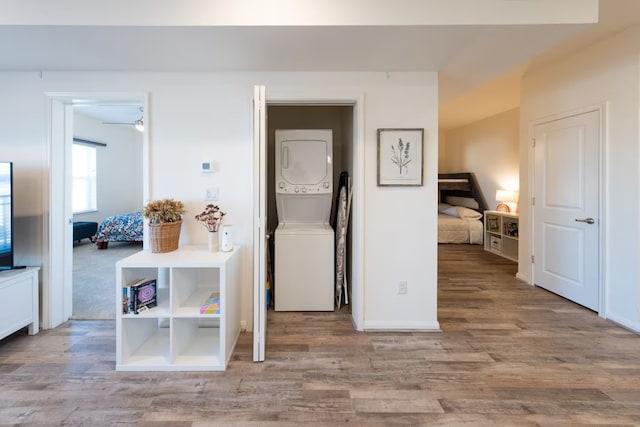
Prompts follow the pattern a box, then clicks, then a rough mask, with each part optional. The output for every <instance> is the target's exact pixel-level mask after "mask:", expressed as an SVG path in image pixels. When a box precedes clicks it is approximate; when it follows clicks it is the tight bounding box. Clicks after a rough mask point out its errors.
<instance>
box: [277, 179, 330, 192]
mask: <svg viewBox="0 0 640 427" xmlns="http://www.w3.org/2000/svg"><path fill="white" fill-rule="evenodd" d="M276 190H277V192H278V193H289V194H326V193H331V184H330V183H329V182H328V181H325V182H322V183H320V184H317V185H293V184H290V183H288V182H284V181H280V182H278V185H277V186H276Z"/></svg>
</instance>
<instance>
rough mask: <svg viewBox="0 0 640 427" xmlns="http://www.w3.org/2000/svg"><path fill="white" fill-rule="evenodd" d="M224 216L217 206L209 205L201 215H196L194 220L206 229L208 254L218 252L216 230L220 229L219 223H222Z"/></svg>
mask: <svg viewBox="0 0 640 427" xmlns="http://www.w3.org/2000/svg"><path fill="white" fill-rule="evenodd" d="M225 215H226V213H224V212H222V211H221V210H220V207H219V206H218V205H214V204H211V203H210V204H208V205H207V206H205V208H204V211H203V212H202V213H201V214H198V215H196V219H197V220H198V221H200V223H202V225H204V226H205V227H206V229H207V231H209V245H208V247H209V252H218V248H219V238H218V230H219V229H220V223H222V219H223V217H224V216H225Z"/></svg>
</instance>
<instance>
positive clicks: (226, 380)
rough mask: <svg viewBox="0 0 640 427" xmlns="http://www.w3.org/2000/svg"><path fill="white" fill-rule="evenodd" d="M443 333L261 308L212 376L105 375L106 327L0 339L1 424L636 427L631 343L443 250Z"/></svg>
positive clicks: (502, 274) (466, 253)
mask: <svg viewBox="0 0 640 427" xmlns="http://www.w3.org/2000/svg"><path fill="white" fill-rule="evenodd" d="M439 252H440V261H439V307H440V308H439V321H440V323H441V327H442V332H422V333H419V332H405V333H400V332H398V333H391V332H376V333H361V332H355V331H354V330H353V328H352V326H351V321H350V318H349V315H348V313H346V312H340V313H330V314H309V313H272V312H270V313H269V315H268V344H267V361H266V362H264V363H260V364H255V363H252V362H251V356H252V352H251V336H250V335H249V334H243V335H242V336H241V339H240V343H239V345H238V347H237V348H236V352H235V354H234V358H233V359H234V360H233V361H232V362H231V365H230V366H229V368H228V370H227V371H226V372H222V373H202V372H195V373H123V372H114V362H115V360H114V359H115V356H114V353H115V342H114V336H115V331H114V323H113V321H73V322H68V323H66V324H65V325H63V326H62V327H60V328H57V329H55V330H49V331H43V332H41V333H40V334H39V335H37V336H34V337H29V336H27V335H26V334H25V333H24V332H21V333H18V334H16V335H14V336H12V337H10V338H8V339H5V340H3V341H1V342H0V425H43V426H53V425H74V426H75V425H86V426H110V425H118V426H124V425H140V426H163V427H165V426H204V425H230V424H241V425H284V424H289V425H300V424H314V425H367V426H369V425H381V426H386V425H397V424H406V425H430V426H431V425H470V426H478V425H516V426H526V425H576V424H601V425H640V337H638V336H637V335H635V334H633V333H631V332H628V331H626V330H624V329H622V328H620V327H618V326H616V325H614V324H612V323H610V322H608V321H605V320H603V319H600V318H599V317H597V316H596V315H595V314H594V313H593V312H590V311H588V310H585V309H583V308H581V307H579V306H577V305H575V304H572V303H571V302H568V301H565V300H563V299H562V298H559V297H557V296H555V295H553V294H550V293H547V292H545V291H544V290H541V289H538V288H534V287H531V286H528V285H525V284H523V283H520V282H518V281H516V280H515V279H514V278H513V276H514V274H515V272H516V267H515V264H513V263H511V262H508V261H506V260H503V259H502V258H499V257H496V256H495V255H491V254H487V253H484V252H482V251H481V249H480V248H478V247H468V246H441V247H440V249H439Z"/></svg>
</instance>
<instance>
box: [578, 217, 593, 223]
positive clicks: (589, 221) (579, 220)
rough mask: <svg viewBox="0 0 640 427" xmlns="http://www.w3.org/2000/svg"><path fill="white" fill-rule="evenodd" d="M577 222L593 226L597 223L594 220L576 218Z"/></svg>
mask: <svg viewBox="0 0 640 427" xmlns="http://www.w3.org/2000/svg"><path fill="white" fill-rule="evenodd" d="M576 222H586V223H587V224H593V223H594V222H596V221H595V220H594V219H593V218H576Z"/></svg>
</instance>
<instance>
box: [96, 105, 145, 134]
mask: <svg viewBox="0 0 640 427" xmlns="http://www.w3.org/2000/svg"><path fill="white" fill-rule="evenodd" d="M140 114H141V115H140V118H139V119H137V120H134V121H133V122H102V124H104V125H129V126H133V127H135V129H136V130H137V131H139V132H144V116H142V108H140Z"/></svg>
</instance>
